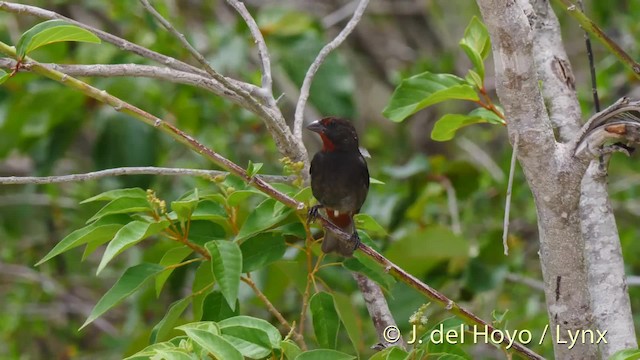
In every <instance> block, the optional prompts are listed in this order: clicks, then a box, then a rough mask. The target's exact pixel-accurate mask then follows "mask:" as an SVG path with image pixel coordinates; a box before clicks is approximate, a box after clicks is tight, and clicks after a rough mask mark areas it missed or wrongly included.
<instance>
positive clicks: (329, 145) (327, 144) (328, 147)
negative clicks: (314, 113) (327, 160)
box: [320, 133, 336, 152]
mask: <svg viewBox="0 0 640 360" xmlns="http://www.w3.org/2000/svg"><path fill="white" fill-rule="evenodd" d="M320 138H321V139H322V151H325V152H326V151H334V150H335V149H336V145H335V144H334V143H333V142H332V141H331V140H329V138H328V137H327V135H325V134H323V133H320Z"/></svg>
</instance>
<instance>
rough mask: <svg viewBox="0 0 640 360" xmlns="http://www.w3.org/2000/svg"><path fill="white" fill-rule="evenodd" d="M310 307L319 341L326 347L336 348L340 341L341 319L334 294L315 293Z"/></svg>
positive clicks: (314, 329)
mask: <svg viewBox="0 0 640 360" xmlns="http://www.w3.org/2000/svg"><path fill="white" fill-rule="evenodd" d="M309 309H310V310H311V316H312V317H313V331H314V332H315V334H316V339H317V340H318V343H319V344H320V346H322V347H325V348H335V347H336V346H337V341H338V330H339V329H340V319H339V318H338V312H337V311H336V305H335V303H334V301H333V296H331V294H329V293H326V292H319V293H316V294H314V295H313V296H312V297H311V300H310V302H309Z"/></svg>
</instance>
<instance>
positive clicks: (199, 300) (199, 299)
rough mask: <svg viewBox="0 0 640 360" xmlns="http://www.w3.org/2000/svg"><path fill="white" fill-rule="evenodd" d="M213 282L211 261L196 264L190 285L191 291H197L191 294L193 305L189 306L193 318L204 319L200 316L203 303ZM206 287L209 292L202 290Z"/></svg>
mask: <svg viewBox="0 0 640 360" xmlns="http://www.w3.org/2000/svg"><path fill="white" fill-rule="evenodd" d="M213 283H214V280H213V272H212V271H211V261H210V260H207V261H203V262H202V264H200V265H199V266H198V269H197V270H196V274H195V276H194V279H193V285H191V292H193V293H198V294H197V295H194V296H193V305H192V306H191V308H192V309H193V319H194V320H205V319H203V318H202V317H203V314H202V312H203V303H204V301H205V299H206V298H207V297H208V295H209V294H210V291H211V289H212V286H211V284H213ZM207 287H209V292H207V291H206V290H204V289H205V288H207ZM206 320H210V319H206Z"/></svg>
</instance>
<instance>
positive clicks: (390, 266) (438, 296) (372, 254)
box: [316, 214, 544, 359]
mask: <svg viewBox="0 0 640 360" xmlns="http://www.w3.org/2000/svg"><path fill="white" fill-rule="evenodd" d="M316 221H319V222H320V224H321V225H322V227H324V228H325V231H326V230H327V229H328V230H329V231H331V232H332V233H334V234H335V235H336V237H337V238H338V240H341V241H345V242H348V241H351V234H348V233H346V232H344V231H343V230H342V229H340V228H339V227H337V226H336V225H334V224H333V223H332V222H331V221H329V220H327V219H326V218H325V217H324V216H323V215H321V214H318V216H317V218H316ZM358 249H360V251H362V253H363V254H365V255H366V256H368V257H369V258H371V259H372V260H374V261H375V262H377V263H378V264H380V265H381V266H382V267H383V268H384V269H385V271H386V272H388V273H390V274H391V275H393V277H395V278H396V279H398V280H399V281H402V282H403V283H405V284H407V285H409V286H410V287H412V288H413V289H415V290H416V291H418V292H419V293H421V294H422V295H424V296H426V297H427V298H429V299H430V300H431V301H434V302H436V303H438V304H440V305H441V306H443V307H444V308H445V309H446V310H447V311H448V312H450V313H452V314H454V315H456V316H458V317H460V318H462V319H463V320H464V321H465V322H466V323H467V324H469V325H478V326H480V327H481V328H484V327H485V326H486V328H487V330H488V333H489V334H490V333H492V332H493V331H494V330H495V328H494V327H493V326H492V325H491V324H489V323H487V322H485V321H484V320H482V319H480V318H479V317H478V316H476V315H475V314H473V313H472V312H470V311H469V310H467V309H465V308H463V307H461V306H460V305H458V304H457V303H456V302H454V301H453V300H451V299H449V298H448V297H446V296H445V295H444V294H442V293H441V292H439V291H438V290H436V289H434V288H432V287H431V286H429V285H427V284H425V283H423V282H422V281H420V280H418V279H417V278H416V277H414V276H413V275H411V274H409V273H408V272H406V271H405V270H404V269H402V268H401V267H399V266H398V265H396V264H394V263H392V262H391V261H389V260H388V259H387V258H385V257H384V256H382V255H381V254H380V253H378V252H377V251H375V250H374V249H373V248H371V247H369V246H368V245H366V244H364V243H362V242H361V243H360V244H359V245H358ZM499 344H500V346H502V347H506V346H508V345H509V342H508V341H507V339H506V338H505V339H503V341H502V342H500V343H499ZM511 349H513V350H515V351H516V352H518V353H519V354H520V355H522V356H524V357H526V358H528V359H544V358H543V357H542V356H540V355H538V354H536V353H535V352H533V351H532V350H530V349H528V348H526V347H524V346H523V345H522V344H520V343H517V342H514V343H513V345H512V346H511Z"/></svg>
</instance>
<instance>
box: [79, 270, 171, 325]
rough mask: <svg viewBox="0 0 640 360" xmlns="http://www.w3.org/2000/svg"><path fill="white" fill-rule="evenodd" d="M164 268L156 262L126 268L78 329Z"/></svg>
mask: <svg viewBox="0 0 640 360" xmlns="http://www.w3.org/2000/svg"><path fill="white" fill-rule="evenodd" d="M163 269H164V268H163V267H162V266H160V265H158V264H149V263H142V264H139V265H136V266H133V267H130V268H128V269H127V270H126V271H125V272H124V274H122V276H121V277H120V279H118V281H116V283H115V285H113V287H112V288H111V289H109V291H107V293H106V294H104V296H102V298H101V299H100V300H99V301H98V303H97V304H96V306H95V307H94V308H93V310H91V313H90V314H89V317H88V318H87V320H86V321H85V322H84V324H82V326H81V327H80V330H81V329H83V328H84V327H85V326H87V325H89V324H90V323H91V322H93V321H94V320H95V319H97V318H98V317H99V316H100V315H102V314H104V313H105V312H106V311H107V310H109V309H111V308H112V307H114V306H116V305H117V304H118V303H119V302H120V301H122V300H124V299H125V298H126V297H128V296H129V295H131V294H133V293H134V292H136V291H137V290H138V289H139V288H140V287H141V286H142V285H144V283H146V282H147V281H148V280H150V279H151V278H153V277H154V276H156V275H157V274H158V273H160V272H161V271H162V270H163Z"/></svg>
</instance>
